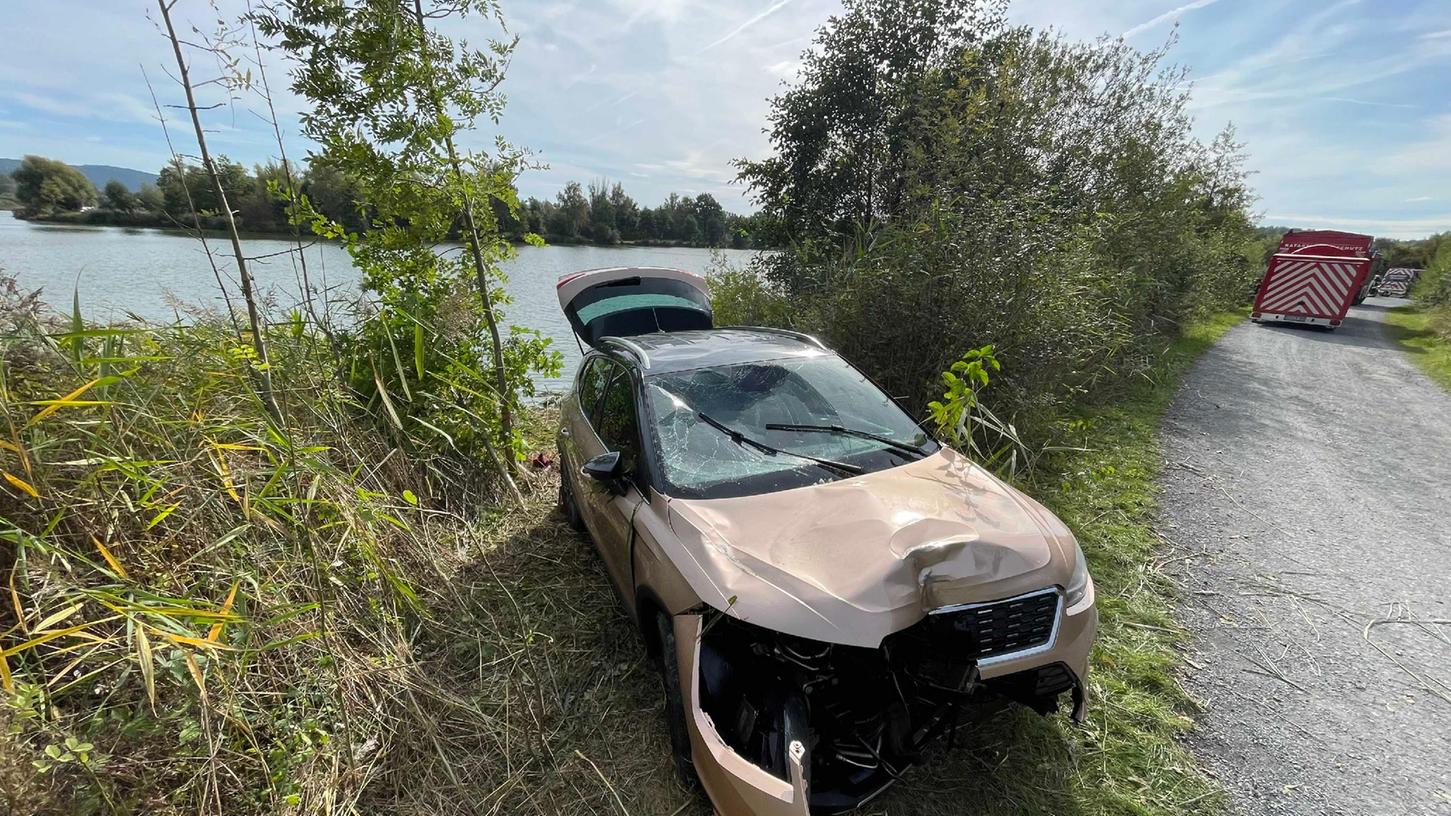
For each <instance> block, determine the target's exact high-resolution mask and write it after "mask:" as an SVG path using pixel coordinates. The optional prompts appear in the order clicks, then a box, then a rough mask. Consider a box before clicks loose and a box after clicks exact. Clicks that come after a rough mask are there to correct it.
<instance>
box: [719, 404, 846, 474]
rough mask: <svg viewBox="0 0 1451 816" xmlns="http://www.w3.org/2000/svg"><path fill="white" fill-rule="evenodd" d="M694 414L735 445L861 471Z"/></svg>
mask: <svg viewBox="0 0 1451 816" xmlns="http://www.w3.org/2000/svg"><path fill="white" fill-rule="evenodd" d="M695 415H696V416H698V417H700V421H701V422H704V423H705V424H707V425H709V426H710V427H712V428H715V429H716V430H717V431H720V432H721V433H723V434H725V435H726V436H728V437H730V439H731V441H732V442H734V443H736V444H737V445H742V446H744V447H748V448H755V449H756V450H758V451H760V452H761V453H764V454H768V455H775V454H781V455H783V456H794V457H796V458H797V459H805V460H806V461H808V462H815V463H816V464H818V465H821V466H822V467H828V468H832V469H834V470H839V471H842V472H843V473H861V472H862V468H860V467H858V466H857V465H852V464H848V463H846V462H838V461H836V460H835V459H821V458H819V457H816V456H810V455H808V454H805V453H797V452H795V451H788V450H782V449H780V448H775V447H772V446H770V445H767V444H766V443H765V442H762V441H761V440H759V439H752V438H751V437H749V436H746V435H745V434H743V433H741V432H740V431H738V430H736V429H735V428H732V427H731V426H729V425H727V424H725V423H724V422H721V421H720V420H718V419H716V418H715V417H713V416H711V415H710V414H707V413H706V412H704V411H697V412H696V414H695ZM766 427H767V428H769V427H771V426H770V425H767V426H766Z"/></svg>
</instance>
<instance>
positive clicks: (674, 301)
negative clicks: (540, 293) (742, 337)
mask: <svg viewBox="0 0 1451 816" xmlns="http://www.w3.org/2000/svg"><path fill="white" fill-rule="evenodd" d="M556 290H557V293H558V295H559V306H560V308H561V309H563V310H564V316H565V317H566V318H568V319H569V325H570V326H571V327H572V328H573V329H574V333H575V334H576V335H578V336H579V338H580V339H581V340H583V341H584V342H586V343H588V344H589V345H590V346H594V345H595V344H596V343H598V342H599V340H600V339H601V338H604V337H634V336H635V335H640V334H651V333H653V332H676V331H689V330H691V329H709V328H711V327H712V317H711V310H710V296H709V294H708V293H707V289H706V284H705V278H703V277H701V276H700V275H697V274H695V273H693V272H686V271H684V270H680V269H666V268H664V267H653V266H629V267H611V268H608V269H589V270H586V271H584V272H575V273H572V274H569V275H565V276H564V277H562V278H560V279H559V283H558V284H557V285H556Z"/></svg>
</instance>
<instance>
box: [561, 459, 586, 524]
mask: <svg viewBox="0 0 1451 816" xmlns="http://www.w3.org/2000/svg"><path fill="white" fill-rule="evenodd" d="M559 509H560V512H562V513H564V520H565V521H566V522H568V523H569V526H570V527H571V528H573V529H574V531H575V532H577V533H582V532H584V517H583V516H581V515H580V514H579V506H578V505H576V504H575V503H574V491H573V490H570V489H569V476H567V475H566V474H564V473H563V472H561V473H560V474H559Z"/></svg>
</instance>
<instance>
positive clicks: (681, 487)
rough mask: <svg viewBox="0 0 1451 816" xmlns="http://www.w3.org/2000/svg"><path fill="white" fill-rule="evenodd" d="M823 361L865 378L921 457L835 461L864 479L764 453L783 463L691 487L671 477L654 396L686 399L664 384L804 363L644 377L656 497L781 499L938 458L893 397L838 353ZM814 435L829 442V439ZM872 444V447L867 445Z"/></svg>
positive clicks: (887, 451) (641, 396) (789, 454)
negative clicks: (786, 493)
mask: <svg viewBox="0 0 1451 816" xmlns="http://www.w3.org/2000/svg"><path fill="white" fill-rule="evenodd" d="M821 358H828V359H831V360H834V361H835V362H836V363H838V364H839V365H841V366H843V367H845V368H846V369H848V370H850V371H851V372H853V373H855V374H856V375H857V376H859V377H860V378H861V380H862V387H863V388H867V389H870V392H871V394H872V395H874V396H876V397H879V398H880V399H881V400H882V401H883V402H885V403H886V404H888V405H890V406H892V407H893V408H895V409H896V411H898V412H900V414H901V417H902V419H903V421H904V424H908V425H911V426H912V427H913V428H914V429H915V430H917V431H919V432H920V433H921V439H922V443H921V456H915V457H914V456H911V455H909V454H906V453H905V452H904V451H902V450H896V449H893V448H892V447H890V446H887V445H884V444H881V443H877V445H876V446H875V447H869V448H864V449H863V450H861V451H859V452H856V453H853V454H849V455H846V456H841V457H833V458H838V459H839V460H840V461H842V462H844V463H846V464H848V465H851V466H854V467H858V468H860V469H861V471H862V472H861V473H860V474H853V473H849V472H846V471H840V470H834V469H831V468H827V467H822V466H821V465H820V464H817V463H814V462H812V461H810V460H809V459H803V458H798V457H797V456H795V455H794V453H795V452H794V451H792V450H791V449H790V447H789V446H782V447H783V450H784V452H783V453H781V454H777V455H774V456H770V455H769V454H764V453H760V452H759V451H758V452H757V453H759V454H760V455H763V456H770V458H771V459H774V460H778V461H779V462H780V467H779V468H776V469H773V470H770V471H766V472H761V473H754V474H749V475H743V476H740V477H737V478H733V479H728V480H723V481H718V482H712V483H707V484H689V483H681V482H677V481H676V480H675V479H674V478H673V476H674V475H675V474H674V472H673V471H672V468H671V467H670V465H669V463H668V462H667V461H666V450H665V447H664V445H665V440H664V439H663V438H662V435H661V417H660V416H659V415H658V413H657V411H656V404H655V403H656V401H655V399H653V398H652V395H651V389H652V388H659V389H660V390H661V391H663V392H664V393H666V394H669V395H671V396H674V397H675V398H677V399H682V401H683V398H682V397H681V396H680V395H678V394H675V393H674V392H673V391H671V390H670V389H669V388H667V387H664V386H663V385H662V382H663V381H668V380H672V379H676V378H679V377H682V376H690V375H691V374H693V373H699V372H702V371H707V370H711V369H731V368H738V367H741V366H749V365H756V366H760V365H771V364H786V363H790V362H794V361H799V360H801V359H802V358H799V357H792V356H777V357H769V358H762V359H759V360H750V361H744V362H738V363H727V364H721V365H706V366H697V367H693V368H684V369H671V370H667V371H660V372H654V373H643V376H642V377H641V378H640V380H639V381H638V382H639V387H640V391H639V393H638V403H637V404H638V407H639V409H640V416H641V418H642V423H641V426H642V427H641V431H642V433H643V434H644V435H645V436H646V437H647V439H648V441H647V444H646V448H647V449H648V451H649V452H648V458H649V459H650V460H651V461H650V469H651V471H652V472H653V473H652V475H653V476H654V477H655V478H654V480H653V482H654V483H653V485H652V486H653V488H654V489H655V490H656V492H658V493H660V494H661V495H664V496H668V497H671V498H678V499H723V498H739V497H743V496H758V495H764V494H767V493H777V492H780V491H783V490H792V489H795V488H800V487H810V486H813V485H819V484H826V483H830V482H836V481H841V480H843V479H851V478H858V477H859V476H863V475H869V474H871V473H874V472H878V471H883V470H889V469H891V468H896V467H900V466H902V465H905V464H909V463H911V462H914V461H918V460H919V459H923V458H926V457H929V456H931V455H933V454H935V453H937V452H938V451H939V450H940V449H941V447H942V443H941V442H940V441H939V440H938V439H937V437H936V435H935V434H933V433H932V431H931V430H930V429H929V428H927V427H925V426H924V425H923V424H922V423H921V422H920V421H918V420H917V419H916V418H914V417H913V416H912V415H911V413H909V412H908V411H907V410H906V409H905V408H903V407H902V406H901V405H900V404H898V402H897V400H895V399H893V398H892V397H891V396H890V395H889V394H887V392H886V391H885V390H884V389H882V387H881V386H880V385H878V384H877V383H876V382H875V381H874V380H872V379H871V378H870V377H868V376H867V375H866V374H865V373H863V372H862V371H861V370H860V369H858V368H857V367H856V366H854V365H852V364H851V363H850V362H848V361H847V360H846V359H845V358H843V357H841V356H840V355H838V354H836V353H835V352H831V351H821V352H818V353H817V354H815V355H813V359H821ZM691 410H692V411H698V410H699V408H698V407H692V408H691ZM706 424H707V423H702V425H706ZM732 430H734V431H738V432H740V433H742V434H745V435H747V436H750V435H752V433H753V432H754V430H755V429H751V428H744V427H742V428H734V427H733V428H732ZM710 432H711V433H717V434H719V435H720V440H721V444H723V445H737V444H738V443H736V442H734V441H732V440H731V439H730V437H729V435H728V434H727V433H725V432H723V431H720V430H719V429H714V428H713V429H711V431H710ZM814 435H819V436H826V434H814ZM857 440H858V441H863V440H861V439H860V438H857ZM868 444H870V443H869V442H868ZM799 452H800V453H802V454H805V455H807V456H816V455H818V454H817V453H815V452H812V451H809V450H801V451H799Z"/></svg>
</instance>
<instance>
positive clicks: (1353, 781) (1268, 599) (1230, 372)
mask: <svg viewBox="0 0 1451 816" xmlns="http://www.w3.org/2000/svg"><path fill="white" fill-rule="evenodd" d="M1404 303H1405V301H1398V300H1392V299H1378V298H1372V299H1370V300H1368V301H1367V302H1366V304H1365V305H1364V306H1361V307H1357V308H1355V309H1353V310H1352V311H1351V313H1350V316H1349V317H1348V318H1347V320H1346V322H1345V325H1343V326H1342V327H1341V328H1340V329H1338V330H1337V331H1335V332H1320V331H1314V330H1305V329H1300V328H1295V327H1267V326H1256V325H1253V324H1249V323H1246V324H1245V325H1242V326H1238V327H1236V328H1234V329H1233V330H1231V331H1230V332H1229V334H1227V335H1226V336H1225V337H1224V339H1223V340H1222V341H1221V342H1220V343H1219V344H1218V345H1217V346H1215V347H1214V348H1213V349H1211V350H1210V351H1209V352H1207V353H1206V354H1205V355H1204V357H1203V358H1202V359H1201V360H1200V361H1199V363H1198V364H1197V365H1196V366H1195V368H1194V369H1193V371H1192V372H1191V373H1190V374H1189V376H1188V377H1187V378H1186V381H1185V384H1184V387H1183V390H1182V391H1181V392H1180V393H1179V394H1178V396H1177V397H1176V399H1175V403H1174V405H1173V407H1172V408H1171V409H1170V412H1169V414H1168V417H1167V418H1166V420H1165V424H1164V455H1165V459H1166V464H1165V470H1164V476H1163V484H1162V493H1161V495H1160V505H1161V511H1160V512H1161V518H1160V532H1161V533H1162V534H1163V536H1164V537H1165V539H1167V540H1168V542H1169V544H1170V545H1171V547H1172V549H1173V552H1172V553H1171V554H1170V555H1169V556H1168V557H1166V559H1165V564H1166V567H1165V568H1166V569H1167V570H1168V571H1170V572H1171V573H1172V574H1174V575H1175V577H1176V578H1178V579H1179V580H1180V581H1181V583H1182V585H1183V587H1184V596H1183V597H1184V600H1183V620H1184V621H1185V623H1186V624H1187V625H1188V626H1189V628H1190V629H1191V630H1192V631H1193V632H1194V636H1195V637H1194V643H1193V646H1192V647H1191V649H1190V653H1189V665H1188V667H1187V669H1186V678H1185V681H1186V685H1187V687H1188V688H1189V690H1190V691H1191V692H1192V693H1193V694H1194V695H1195V696H1196V697H1198V698H1199V699H1200V700H1201V701H1202V702H1203V703H1204V705H1205V707H1206V708H1205V712H1204V713H1203V715H1202V716H1201V718H1200V720H1201V721H1200V727H1199V729H1198V731H1197V732H1196V734H1195V735H1194V736H1193V737H1191V740H1190V742H1191V747H1192V748H1193V749H1194V750H1195V752H1196V753H1197V754H1198V755H1199V756H1200V757H1201V758H1202V759H1203V760H1204V761H1205V762H1206V764H1207V765H1208V766H1209V767H1210V768H1211V769H1212V770H1213V772H1214V773H1215V774H1217V775H1218V776H1219V778H1220V779H1221V780H1222V781H1223V783H1224V784H1225V786H1226V787H1227V788H1228V789H1229V791H1230V793H1231V796H1232V799H1233V801H1234V804H1235V806H1236V809H1237V810H1238V811H1240V812H1242V813H1245V814H1346V815H1347V816H1350V815H1351V814H1355V815H1356V816H1359V814H1377V815H1378V816H1379V815H1380V814H1385V815H1386V816H1390V815H1392V814H1411V815H1413V816H1421V815H1422V814H1437V815H1438V816H1440V815H1442V814H1451V395H1448V394H1447V393H1446V392H1445V391H1444V390H1442V389H1441V388H1440V387H1439V386H1438V385H1437V384H1436V383H1435V382H1433V381H1431V380H1430V379H1428V378H1427V377H1426V376H1425V375H1423V374H1422V373H1421V372H1420V371H1419V370H1417V369H1416V368H1415V366H1414V365H1413V364H1412V362H1411V361H1410V359H1409V358H1408V357H1407V356H1406V355H1405V354H1404V353H1403V352H1401V351H1400V350H1399V349H1398V348H1397V346H1396V345H1395V343H1394V342H1393V341H1392V340H1390V338H1389V337H1388V336H1387V335H1386V334H1385V330H1384V328H1383V325H1382V320H1383V315H1384V313H1385V311H1386V310H1387V309H1388V308H1393V307H1395V306H1397V305H1403V304H1404Z"/></svg>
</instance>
